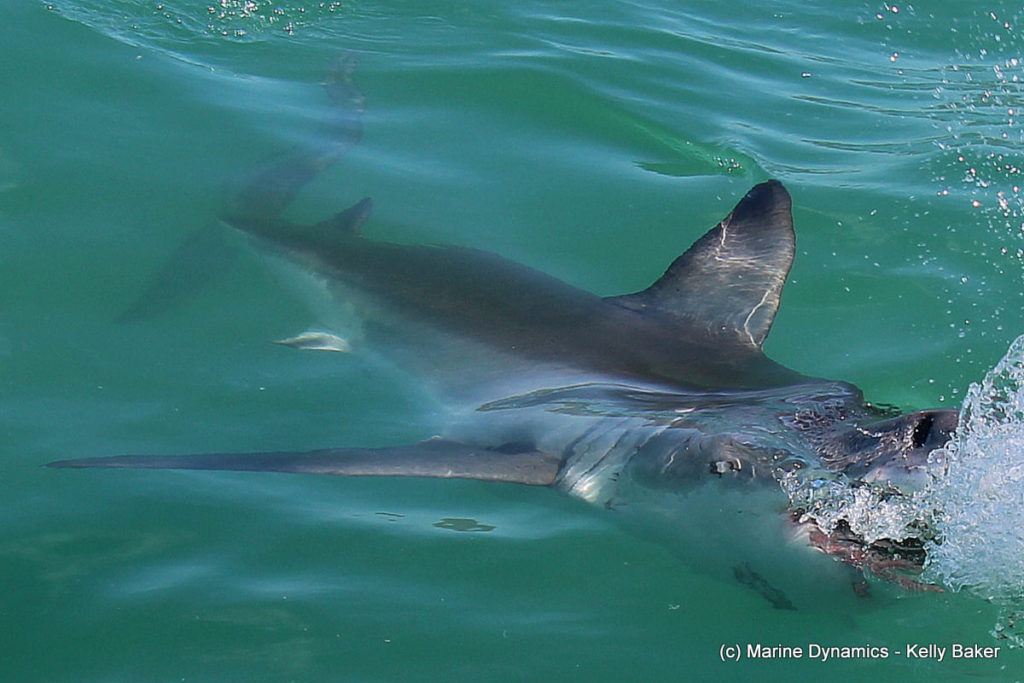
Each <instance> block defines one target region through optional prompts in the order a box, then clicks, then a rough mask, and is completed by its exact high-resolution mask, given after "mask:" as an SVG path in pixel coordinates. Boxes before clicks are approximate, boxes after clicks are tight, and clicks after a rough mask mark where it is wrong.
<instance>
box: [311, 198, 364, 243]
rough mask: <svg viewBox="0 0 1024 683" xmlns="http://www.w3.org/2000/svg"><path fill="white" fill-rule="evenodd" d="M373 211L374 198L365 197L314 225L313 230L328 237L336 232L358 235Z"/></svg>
mask: <svg viewBox="0 0 1024 683" xmlns="http://www.w3.org/2000/svg"><path fill="white" fill-rule="evenodd" d="M372 212H373V200H371V199H370V198H369V197H363V198H362V199H360V200H359V201H358V202H356V203H355V204H353V205H352V206H350V207H348V208H347V209H345V210H344V211H341V212H339V213H336V214H334V215H333V216H331V217H330V218H328V219H327V220H323V221H320V222H319V223H317V224H316V225H314V226H313V228H312V232H314V233H316V234H317V235H321V236H326V237H328V238H329V237H330V236H331V235H333V234H336V233H343V234H350V235H358V234H359V232H360V230H361V229H362V227H363V223H365V222H366V221H367V219H368V218H369V217H370V214H371V213H372Z"/></svg>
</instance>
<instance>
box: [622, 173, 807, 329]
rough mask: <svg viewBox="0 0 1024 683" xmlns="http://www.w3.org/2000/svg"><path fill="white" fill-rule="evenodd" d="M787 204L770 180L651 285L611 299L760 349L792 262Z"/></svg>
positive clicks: (779, 188) (782, 191) (778, 186)
mask: <svg viewBox="0 0 1024 683" xmlns="http://www.w3.org/2000/svg"><path fill="white" fill-rule="evenodd" d="M794 251H795V239H794V236H793V215H792V203H791V201H790V198H789V193H788V192H786V190H785V188H784V187H782V184H781V183H779V182H778V181H775V180H770V181H768V182H766V183H761V184H760V185H757V186H756V187H754V189H752V190H751V191H750V192H748V193H747V195H746V196H745V197H744V198H743V199H741V200H740V202H739V204H737V205H736V208H735V209H733V210H732V213H730V214H729V215H728V216H726V217H725V219H724V220H722V222H721V223H719V224H718V225H716V226H715V227H714V228H712V229H711V230H709V231H708V232H707V234H705V235H704V236H703V237H701V238H700V239H699V240H697V242H695V243H694V245H693V246H692V247H690V249H689V250H687V251H686V253H684V254H683V255H682V256H680V257H679V258H677V259H676V260H675V261H674V262H673V263H672V265H671V266H669V268H668V270H667V271H666V272H665V274H664V275H663V276H662V277H661V278H660V279H659V280H658V281H657V282H655V283H654V284H653V285H651V286H650V287H648V288H647V289H645V290H643V291H642V292H637V293H636V294H627V295H625V296H618V297H612V298H611V299H610V300H611V301H613V302H615V303H617V304H619V305H621V306H625V307H627V308H631V309H634V310H640V311H645V310H649V311H654V312H658V313H661V314H668V315H672V316H676V317H679V318H683V319H685V320H687V321H688V322H690V323H693V324H699V325H703V326H705V327H706V328H707V329H708V330H709V331H710V332H711V333H712V334H715V335H721V334H724V335H727V336H733V335H735V336H736V337H738V338H739V339H740V341H742V342H743V343H745V344H749V345H751V346H753V347H754V348H758V349H760V347H761V344H763V343H764V340H765V338H766V337H767V336H768V331H769V330H770V329H771V326H772V322H773V321H774V320H775V312H776V311H777V310H778V307H779V297H780V296H781V293H782V285H783V284H784V283H785V281H786V276H787V275H788V274H789V269H790V266H792V264H793V254H794Z"/></svg>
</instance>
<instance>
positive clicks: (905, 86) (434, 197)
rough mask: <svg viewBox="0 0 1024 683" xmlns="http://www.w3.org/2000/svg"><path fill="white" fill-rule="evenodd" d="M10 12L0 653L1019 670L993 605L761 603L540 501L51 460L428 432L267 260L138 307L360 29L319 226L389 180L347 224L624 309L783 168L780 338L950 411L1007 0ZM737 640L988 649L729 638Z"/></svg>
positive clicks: (1008, 222) (771, 349)
mask: <svg viewBox="0 0 1024 683" xmlns="http://www.w3.org/2000/svg"><path fill="white" fill-rule="evenodd" d="M4 16H5V20H4V30H3V39H2V40H0V65H2V66H0V73H2V81H0V82H2V84H3V88H2V91H0V102H2V105H3V106H2V107H0V437H2V441H0V443H2V446H0V453H2V455H0V498H2V500H3V505H2V506H0V680H3V681H12V682H16V681H47V682H56V681H69V682H71V681H73V682H85V681H435V680H436V681H441V680H444V681H506V680H509V681H511V680H516V681H548V680H558V681H562V680H588V681H662V680H666V681H669V680H751V679H754V680H787V681H790V680H821V679H822V678H824V679H832V680H856V679H861V678H864V679H868V678H878V677H884V678H886V679H893V680H902V681H941V680H961V679H962V680H1021V679H1024V652H1022V651H1021V649H1011V648H1010V647H1008V643H1007V641H1005V640H998V639H996V638H995V637H993V636H992V635H991V633H990V632H991V631H992V630H993V625H994V624H995V623H996V621H997V612H998V609H997V607H996V606H994V605H992V604H990V603H989V602H987V601H985V600H984V599H982V597H979V596H976V595H968V594H965V593H944V594H916V593H914V594H912V593H896V594H886V595H884V596H879V597H878V598H877V599H867V600H862V601H847V600H842V601H837V605H836V606H835V608H830V606H829V605H822V609H821V610H819V611H814V612H813V613H810V612H804V611H789V610H778V609H774V608H773V607H772V606H771V605H770V604H769V603H768V602H767V601H765V600H764V599H763V598H762V597H761V596H759V595H757V594H756V593H755V592H753V591H750V590H748V589H747V588H745V587H744V586H741V585H740V584H739V583H738V582H737V581H736V580H735V578H734V577H733V576H732V575H726V576H721V575H714V574H709V573H707V572H702V571H701V570H700V567H699V566H694V564H693V563H692V562H690V563H688V562H687V548H683V547H673V545H672V544H671V542H669V543H665V542H654V541H653V540H650V539H649V538H647V537H646V536H645V535H644V534H636V533H633V532H632V531H631V530H630V529H628V528H626V527H624V526H623V525H621V524H619V523H618V521H617V519H616V515H615V513H614V512H610V511H606V510H601V509H596V508H593V507H590V506H588V505H586V504H584V503H582V502H579V501H575V500H571V499H568V498H565V497H562V496H559V495H557V494H555V493H554V492H551V491H548V490H545V489H537V488H530V487H518V486H512V485H504V486H503V485H500V484H488V483H480V482H471V481H436V480H414V479H406V480H387V479H365V478H364V479H351V480H344V479H338V478H330V477H312V476H292V475H279V474H261V473H231V472H219V473H218V472H179V471H105V470H91V471H58V470H52V469H48V468H43V467H41V465H43V464H44V463H46V462H49V461H51V460H56V459H59V458H68V457H80V456H81V457H84V456H98V455H110V454H117V453H191V452H204V451H245V450H251V451H256V450H303V449H311V448H317V447H324V446H331V445H333V446H342V445H367V446H374V445H384V444H394V443H409V442H412V441H416V440H419V439H423V438H426V437H429V436H430V435H431V434H433V433H434V431H433V430H435V429H436V425H437V421H438V414H437V410H438V409H437V407H436V406H434V405H432V404H431V403H430V401H428V400H427V399H426V397H425V394H424V392H423V390H422V387H420V386H418V385H417V384H416V382H415V379H414V378H411V377H409V376H406V375H403V374H401V373H399V372H397V371H393V370H390V369H388V368H386V367H381V366H379V365H377V364H371V363H368V362H366V361H365V360H364V359H362V358H360V356H359V355H358V354H336V353H312V352H299V351H295V350H293V349H288V348H285V347H282V346H279V345H274V344H271V343H269V342H270V341H271V340H274V339H280V338H282V337H288V336H291V335H294V334H296V333H298V332H300V331H301V330H303V329H305V328H306V327H309V326H310V325H312V324H315V323H316V322H317V321H316V316H315V313H314V312H312V311H310V310H309V309H308V308H307V307H306V306H305V304H304V302H303V300H302V299H301V298H300V297H298V296H297V295H295V294H294V293H293V292H292V291H291V290H290V289H289V288H288V287H286V286H283V284H282V282H281V281H280V276H279V275H278V274H277V273H275V271H274V270H273V269H271V268H268V267H267V264H266V263H265V259H264V258H263V257H262V256H261V254H259V253H258V252H256V251H254V250H251V249H245V248H244V247H242V248H239V249H237V250H233V251H232V252H231V253H232V254H234V256H233V257H231V258H229V257H228V256H224V259H225V260H224V265H223V268H214V269H212V270H213V272H215V274H217V275H218V277H208V278H207V277H203V278H199V277H198V276H196V279H195V280H190V276H189V275H188V273H185V274H183V277H182V283H181V288H180V290H176V291H170V292H166V293H165V295H164V296H163V297H162V298H158V299H157V301H156V302H155V303H154V304H153V306H152V310H149V311H148V312H147V315H146V316H143V317H141V318H139V319H137V320H133V321H124V320H122V319H121V318H122V316H123V314H124V312H125V311H126V310H128V309H129V307H131V306H132V305H133V303H134V302H135V301H137V300H138V298H139V296H140V295H142V293H143V292H144V291H145V290H146V287H147V283H148V282H150V281H151V279H152V278H153V277H154V275H155V274H156V273H158V272H160V270H161V268H163V267H164V265H165V264H166V263H167V262H168V259H169V258H171V255H172V254H174V253H175V252H176V250H177V249H178V248H179V247H180V245H181V244H182V243H183V242H184V241H185V240H186V239H187V238H188V237H189V236H190V235H192V234H194V232H195V231H196V230H197V229H199V228H202V227H203V226H207V225H209V224H210V223H211V222H212V221H214V220H215V217H216V214H217V211H218V210H219V207H221V206H222V205H223V202H224V201H225V197H226V194H227V192H228V191H229V188H230V187H231V186H232V183H233V182H237V179H238V178H239V177H241V176H242V175H243V174H244V173H245V172H246V171H247V170H248V169H250V168H252V167H253V166H254V165H256V164H258V163H260V162H261V161H262V160H265V159H267V158H268V157H270V156H272V155H274V154H275V153H279V152H281V151H283V150H287V149H289V148H290V147H291V146H292V145H294V144H297V143H301V142H302V141H303V140H306V139H308V138H309V136H310V135H313V134H314V133H315V131H316V130H317V126H318V124H319V121H320V119H321V118H322V117H323V115H324V113H325V111H326V107H327V105H326V102H325V99H324V94H323V92H322V89H321V88H320V87H319V82H320V81H321V80H322V79H323V74H324V71H325V68H327V66H328V65H330V64H331V63H332V61H333V60H335V59H336V58H337V57H338V55H339V54H343V53H344V54H351V55H355V56H356V57H357V58H358V62H359V65H358V70H357V72H356V79H357V80H358V82H359V85H360V88H361V89H362V91H363V93H364V94H365V97H366V115H365V119H364V121H365V131H366V132H365V136H364V138H363V140H362V142H361V143H360V145H359V146H358V147H356V148H355V149H353V150H352V151H351V152H350V153H349V154H348V155H347V156H346V157H345V158H344V159H342V160H341V161H340V162H339V163H338V164H336V165H335V166H333V167H331V168H330V169H329V170H328V171H326V172H325V173H324V174H323V175H322V176H321V177H319V178H317V179H316V180H315V181H314V182H313V183H312V184H311V185H310V186H309V187H307V188H306V189H305V190H304V191H303V193H302V195H301V197H300V199H299V201H298V202H297V203H296V205H295V206H294V207H293V208H292V209H290V214H291V215H292V216H293V217H294V218H296V219H297V220H305V221H307V222H313V221H316V220H320V219H322V218H323V217H325V216H328V215H330V214H331V213H333V212H335V211H337V210H339V209H340V208H343V207H345V206H348V205H350V204H351V203H353V202H354V201H356V200H357V199H359V198H360V197H362V196H365V195H370V196H372V197H373V198H374V202H375V209H374V216H373V218H372V219H371V221H370V223H369V224H368V225H367V226H366V228H365V230H366V232H367V233H372V234H373V235H375V236H378V237H381V238H383V239H391V240H395V241H402V242H410V243H455V244H463V245H470V246H474V247H480V248H484V249H488V250H491V251H494V252H498V253H500V254H502V255H504V256H507V257H510V258H514V259H516V260H519V261H522V262H525V263H528V264H530V265H532V266H534V267H536V268H539V269H541V270H544V271H546V272H549V273H552V274H554V275H556V276H558V277H560V278H562V279H564V280H566V281H568V282H571V283H573V284H575V285H578V286H581V287H584V288H586V289H589V290H591V291H594V292H596V293H599V294H602V295H611V294H618V293H625V292H630V291H635V290H638V289H641V288H643V287H644V286H646V285H647V284H649V283H650V282H651V281H653V280H654V279H655V278H656V277H657V276H658V275H659V274H660V273H661V272H662V271H663V270H664V268H665V267H666V265H667V264H668V263H669V262H670V261H671V260H672V259H673V258H674V257H675V256H676V255H677V254H679V253H681V252H682V251H683V250H685V249H686V248H687V247H688V246H689V245H690V244H691V242H693V240H695V239H696V238H697V237H699V236H700V235H701V234H703V233H704V231H705V230H706V229H708V228H709V227H711V226H712V225H713V224H715V223H716V222H717V221H718V220H720V219H721V218H722V217H723V216H724V215H725V214H726V213H727V212H728V211H729V210H730V209H731V208H732V206H733V205H734V203H735V202H736V201H737V200H738V199H739V198H740V197H741V196H743V194H744V193H745V192H746V191H747V190H748V189H749V188H750V186H752V185H753V184H754V183H756V182H759V181H762V180H765V179H767V178H777V179H779V180H781V181H783V182H784V183H785V184H786V186H787V187H788V189H789V191H790V192H791V194H792V196H793V199H794V206H795V220H796V229H797V240H798V253H797V259H796V264H795V267H794V269H793V272H792V275H791V279H790V281H789V283H788V285H787V287H786V290H785V293H784V296H783V303H782V308H781V311H780V313H779V316H778V318H777V320H776V323H775V327H774V329H773V332H772V336H771V337H770V338H769V340H768V343H767V345H766V350H767V352H768V354H769V355H770V356H772V357H773V358H774V359H776V360H778V361H779V362H781V363H783V364H785V365H787V366H790V367H793V368H795V369H798V370H800V371H801V372H804V373H807V374H810V375H815V376H822V377H829V378H835V379H842V380H846V381H850V382H853V383H855V384H857V385H858V386H860V387H861V388H862V389H863V390H864V392H865V394H866V396H867V397H868V398H869V400H872V401H875V402H879V403H885V404H892V405H897V406H899V407H901V408H903V409H905V410H909V409H916V408H926V407H936V406H953V407H955V406H958V405H959V404H960V401H961V400H962V399H963V396H964V393H965V391H966V389H967V387H968V385H969V384H970V383H971V382H974V381H978V380H979V379H980V378H981V377H982V376H983V375H984V374H985V372H986V371H987V370H988V369H989V368H991V367H992V366H993V365H994V364H995V363H996V362H997V361H998V360H999V359H1000V358H1001V357H1002V356H1003V354H1004V353H1005V352H1006V349H1007V347H1008V346H1009V344H1010V342H1011V341H1012V340H1013V339H1014V338H1016V337H1017V336H1018V335H1020V334H1022V333H1024V306H1022V303H1024V299H1022V292H1024V193H1022V192H1021V185H1022V184H1024V177H1022V173H1021V169H1022V168H1024V153H1022V151H1021V149H1022V148H1021V145H1022V142H1024V129H1022V127H1021V125H1020V121H1021V116H1020V114H1021V110H1022V109H1024V90H1022V89H1024V10H1022V9H1021V8H1020V5H1019V4H1018V3H1010V2H999V1H996V0H987V1H985V2H977V3H965V2H950V1H948V0H943V1H941V2H940V1H936V2H929V3H920V4H914V5H909V4H902V3H897V4H887V3H884V2H859V1H855V0H840V1H837V2H805V1H801V0H762V1H760V2H758V1H755V0H733V1H732V2H728V3H723V2H670V1H669V0H636V1H628V2H617V3H611V2H587V1H582V2H564V1H558V0H546V1H543V2H540V1H535V0H524V1H522V2H516V3H506V2H490V1H486V0H483V1H480V2H474V3H458V2H446V1H444V0H441V1H439V2H433V3H408V2H391V1H390V0H374V1H371V2H362V1H359V0H339V1H333V2H303V1H302V0H296V1H294V2H288V1H285V2H277V3H273V2H263V0H217V1H216V2H210V3H194V2H186V1H185V0H164V1H163V2H157V0H48V1H40V2H32V1H26V0H22V1H20V2H10V3H6V6H5V13H4ZM204 253H207V254H210V252H204ZM213 257H214V258H216V257H218V256H217V255H216V254H214V255H213ZM203 272H204V273H207V274H208V273H209V272H211V269H210V268H206V269H205V270H203ZM708 533H709V534H713V533H714V529H709V530H708ZM748 643H761V644H765V645H769V646H784V647H802V648H805V650H806V648H807V647H808V645H809V644H812V643H816V644H821V645H824V646H837V647H853V646H866V645H870V646H876V647H885V648H887V649H888V650H889V651H890V653H894V652H895V651H897V650H898V651H901V652H905V651H906V649H907V646H908V644H915V643H917V644H923V645H929V644H935V645H937V646H941V647H947V648H948V647H949V646H950V645H951V644H952V643H965V644H979V645H983V646H993V647H995V646H1000V647H1001V649H1000V652H999V654H998V656H997V657H995V658H993V659H986V660H978V659H963V658H960V659H951V657H950V653H949V652H947V654H946V655H945V657H944V658H943V660H942V661H937V658H934V657H931V658H921V659H915V658H910V657H907V656H905V655H901V656H896V655H895V654H891V656H889V657H887V658H882V657H874V658H871V657H868V658H858V659H845V660H843V659H840V660H830V661H820V659H817V660H816V659H814V658H812V657H808V656H805V657H803V658H801V659H797V658H794V657H789V658H780V659H775V660H753V661H751V660H747V659H745V658H744V659H743V660H742V661H740V662H738V663H737V662H723V661H721V658H720V654H721V651H722V647H723V646H724V645H732V644H738V645H740V646H742V647H746V644H748Z"/></svg>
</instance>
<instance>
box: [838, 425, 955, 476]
mask: <svg viewBox="0 0 1024 683" xmlns="http://www.w3.org/2000/svg"><path fill="white" fill-rule="evenodd" d="M958 422H959V413H958V412H957V411H956V410H949V409H936V410H919V411H917V412H913V413H908V414H906V415H901V416H900V417H897V418H894V419H892V420H885V421H884V422H879V423H875V424H872V425H867V426H866V427H864V430H865V431H866V432H867V433H869V434H870V435H871V436H872V437H874V438H876V439H877V440H878V444H879V446H878V448H877V450H876V452H875V453H874V454H873V456H874V457H871V458H870V459H869V460H867V461H865V462H863V463H861V464H860V465H855V466H853V467H851V468H850V470H848V472H849V473H851V474H857V475H858V476H859V478H860V479H861V480H863V481H865V482H869V483H883V484H891V485H893V486H896V487H899V488H919V487H921V486H923V485H925V484H926V483H927V477H928V476H929V475H930V474H933V473H934V472H936V471H937V470H938V468H939V467H940V466H941V464H942V463H941V459H940V458H937V457H935V456H933V453H934V452H935V451H936V450H938V449H940V448H942V447H943V446H945V445H946V444H947V443H948V442H949V440H950V439H951V438H953V434H954V432H955V431H956V427H957V423H958ZM858 469H859V470H862V471H861V472H857V471H856V470H858ZM851 470H852V471H851Z"/></svg>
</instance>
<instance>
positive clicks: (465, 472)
mask: <svg viewBox="0 0 1024 683" xmlns="http://www.w3.org/2000/svg"><path fill="white" fill-rule="evenodd" d="M560 464H561V461H560V459H559V458H557V457H555V456H552V455H548V454H546V453H541V452H540V451H537V450H533V449H532V448H530V447H528V446H523V445H519V444H510V445H508V446H505V447H501V448H483V447H479V446H471V445H468V444H464V443H460V442H458V441H449V440H447V439H429V440H427V441H421V442H420V443H417V444H412V445H409V446H391V447H387V448H329V449H323V450H316V451H306V452H301V453H290V452H283V453H274V452H268V453H206V454H201V455H116V456H112V457H103V458H80V459H75V460H58V461H56V462H51V463H47V466H48V467H76V468H82V467H119V468H144V469H185V470H235V471H250V472H293V473H299V474H333V475H339V476H349V477H435V478H444V479H480V480H483V481H502V482H509V483H516V484H530V485H533V486H547V485H549V484H551V483H553V482H554V481H555V478H556V477H557V475H558V469H559V466H560Z"/></svg>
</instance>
